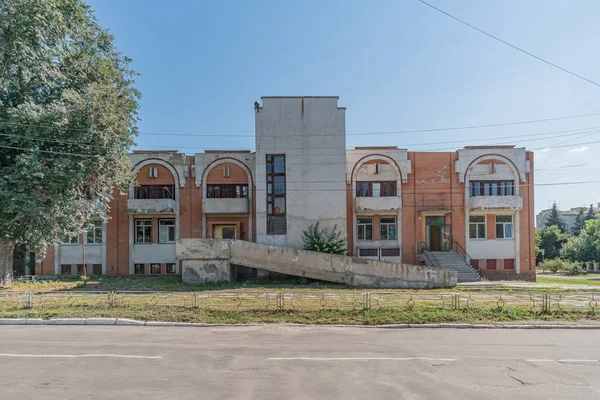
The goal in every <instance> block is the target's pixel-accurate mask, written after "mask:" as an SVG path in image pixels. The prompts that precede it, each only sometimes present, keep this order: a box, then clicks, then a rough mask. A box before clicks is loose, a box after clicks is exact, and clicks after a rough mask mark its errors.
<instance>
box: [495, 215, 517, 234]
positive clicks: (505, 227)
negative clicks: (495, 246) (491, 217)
mask: <svg viewBox="0 0 600 400" xmlns="http://www.w3.org/2000/svg"><path fill="white" fill-rule="evenodd" d="M512 238H513V217H512V215H496V239H512Z"/></svg>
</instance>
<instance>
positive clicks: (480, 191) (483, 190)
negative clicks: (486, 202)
mask: <svg viewBox="0 0 600 400" xmlns="http://www.w3.org/2000/svg"><path fill="white" fill-rule="evenodd" d="M515 186H516V185H515V181H514V180H513V179H501V180H478V179H477V180H470V181H469V197H490V196H514V195H515ZM494 189H495V190H494ZM493 192H496V194H493Z"/></svg>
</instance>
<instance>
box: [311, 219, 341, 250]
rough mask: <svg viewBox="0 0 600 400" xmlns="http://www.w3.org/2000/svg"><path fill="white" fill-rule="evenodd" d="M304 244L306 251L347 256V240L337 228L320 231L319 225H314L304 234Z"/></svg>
mask: <svg viewBox="0 0 600 400" xmlns="http://www.w3.org/2000/svg"><path fill="white" fill-rule="evenodd" d="M302 242H303V243H304V250H310V251H318V252H321V253H329V254H340V255H343V254H346V238H345V237H344V235H343V234H342V232H340V231H339V230H337V226H334V227H333V228H332V229H326V228H324V229H319V223H318V222H317V223H316V224H312V225H310V226H309V227H308V229H306V230H305V231H304V232H302Z"/></svg>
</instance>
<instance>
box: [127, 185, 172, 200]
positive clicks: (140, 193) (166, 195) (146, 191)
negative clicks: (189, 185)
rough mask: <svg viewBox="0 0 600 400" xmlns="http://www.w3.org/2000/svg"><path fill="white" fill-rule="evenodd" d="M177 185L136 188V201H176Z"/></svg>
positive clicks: (134, 193)
mask: <svg viewBox="0 0 600 400" xmlns="http://www.w3.org/2000/svg"><path fill="white" fill-rule="evenodd" d="M175 197H176V196H175V185H139V186H136V187H135V188H134V191H133V198H134V199H136V200H162V199H169V200H176V198H175Z"/></svg>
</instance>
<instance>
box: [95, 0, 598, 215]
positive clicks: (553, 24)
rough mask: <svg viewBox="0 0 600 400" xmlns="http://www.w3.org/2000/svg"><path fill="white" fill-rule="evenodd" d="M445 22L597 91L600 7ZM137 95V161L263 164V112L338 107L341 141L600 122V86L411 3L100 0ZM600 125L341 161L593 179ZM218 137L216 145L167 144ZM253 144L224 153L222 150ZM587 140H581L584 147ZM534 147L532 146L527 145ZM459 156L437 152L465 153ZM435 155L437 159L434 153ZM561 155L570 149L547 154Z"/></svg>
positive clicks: (503, 9) (501, 12) (557, 2)
mask: <svg viewBox="0 0 600 400" xmlns="http://www.w3.org/2000/svg"><path fill="white" fill-rule="evenodd" d="M430 2H431V3H432V4H434V5H436V6H438V7H440V8H442V9H444V10H446V11H447V12H449V13H451V14H454V15H456V16H457V17H459V18H462V19H464V20H466V21H468V22H470V23H472V24H473V25H475V26H478V27H479V28H482V29H484V30H487V31H488V32H490V33H493V34H495V35H497V36H499V37H501V38H503V39H504V40H507V41H509V42H511V43H513V44H515V45H517V46H520V47H522V48H524V49H526V50H528V51H530V52H532V53H535V54H537V55H539V56H541V57H543V58H546V59H548V60H549V61H552V62H554V63H556V64H558V65H560V66H562V67H564V68H567V69H570V70H573V71H574V72H576V73H578V74H580V75H583V76H585V77H587V78H590V79H592V80H595V81H599V82H600V70H599V69H598V63H599V61H600V55H599V54H600V53H598V44H599V43H598V38H599V37H600V24H598V23H597V15H599V14H600V2H598V1H595V0H576V1H571V2H565V1H561V0H528V1H519V0H506V1H494V2H492V1H475V0H445V1H442V0H430ZM90 3H91V5H92V8H93V9H94V11H95V13H96V16H97V17H98V19H99V20H100V23H101V24H102V25H103V26H104V27H106V28H108V29H109V30H110V31H111V33H113V34H114V36H115V41H116V45H117V47H118V48H119V50H120V51H121V52H122V53H123V54H125V55H127V56H129V57H131V58H133V60H134V61H133V67H134V69H136V70H137V71H138V72H139V73H140V74H141V76H140V77H139V78H138V81H137V82H138V83H137V87H138V88H139V89H140V90H141V92H142V94H143V99H142V100H141V109H140V118H141V121H140V123H139V128H140V132H141V134H140V136H139V137H138V139H137V143H138V147H139V148H140V149H154V150H159V149H178V150H180V151H182V152H185V153H194V152H197V151H202V150H203V149H215V148H219V149H227V148H241V149H250V150H252V149H253V144H254V141H253V138H252V137H251V136H252V135H253V133H254V113H253V103H254V101H256V100H259V99H260V96H266V95H337V96H339V97H340V101H339V103H340V106H344V107H347V114H346V130H347V133H363V132H383V131H385V132H388V131H402V130H413V129H428V128H440V127H454V126H469V125H482V124H493V123H501V122H512V121H525V120H537V119H545V118H555V117H563V116H573V115H582V114H593V113H600V104H599V103H600V102H599V100H600V87H597V86H594V85H592V84H590V83H587V82H584V81H581V80H579V79H577V78H575V77H573V76H570V75H568V74H566V73H564V72H561V71H558V70H556V69H554V68H552V67H550V66H548V65H546V64H543V63H541V62H540V61H537V60H535V59H533V58H531V57H528V56H526V55H524V54H522V53H520V52H517V51H515V50H514V49H511V48H509V47H507V46H505V45H503V44H501V43H499V42H496V41H494V40H492V39H490V38H488V37H486V36H484V35H482V34H480V33H478V32H476V31H474V30H472V29H469V28H468V27H466V26H464V25H462V24H459V23H458V22H456V21H454V20H452V19H450V18H448V17H447V16H444V15H442V14H440V13H438V12H436V11H434V10H432V9H430V8H429V7H426V6H424V5H423V4H421V3H419V2H418V1H416V0H402V1H399V0H395V1H353V0H344V1H342V0H339V1H338V0H303V1H300V0H297V1H293V2H292V1H260V2H254V1H232V0H227V1H221V2H215V1H211V2H208V1H192V0H189V1H184V0H178V1H171V2H164V1H157V0H156V1H155V0H93V1H90ZM594 127H597V128H598V129H600V115H599V116H594V117H585V118H577V119H568V120H561V121H551V122H544V123H535V124H524V125H511V126H504V127H495V128H487V129H483V128H482V129H471V130H458V131H445V132H427V133H412V134H390V135H355V136H349V137H348V139H347V146H348V147H354V146H359V145H397V146H400V147H407V148H408V149H409V150H427V149H431V150H440V149H445V150H452V149H454V148H459V147H462V146H464V145H468V144H494V143H502V144H505V143H507V142H511V141H513V142H515V141H518V142H515V144H517V145H519V146H526V147H527V148H528V149H541V151H537V152H536V163H535V164H536V165H535V168H536V170H539V171H536V183H554V182H569V181H585V180H595V179H598V176H599V175H600V174H599V173H598V172H599V171H600V157H597V156H595V155H596V154H597V152H598V149H599V148H600V145H599V144H589V145H585V144H580V143H586V142H592V141H599V140H600V133H598V134H593V132H594V131H593V130H591V129H590V130H586V131H580V132H579V133H576V132H575V133H573V132H564V133H556V134H549V135H540V136H533V137H532V136H529V137H528V136H523V137H522V138H516V139H515V138H512V139H510V138H509V139H503V137H507V136H512V137H515V136H520V135H532V134H538V133H545V132H557V131H566V130H575V129H584V128H594ZM148 133H165V134H177V133H186V134H208V135H213V134H214V135H222V136H221V137H219V136H205V137H200V136H195V137H194V136H192V137H184V136H166V135H149V134H148ZM234 134H235V135H248V137H242V138H227V137H226V135H234ZM586 135H588V136H587V137H585V136H586ZM528 139H530V140H529V141H525V140H528ZM460 140H464V141H465V142H464V143H454V144H440V143H439V142H446V141H460ZM426 143H433V144H426ZM553 145H562V146H566V145H573V147H563V148H552V146H553ZM535 196H536V198H535V203H536V211H539V210H541V209H543V208H547V207H548V206H549V204H550V203H551V201H553V200H556V201H557V202H559V203H560V205H561V207H562V208H569V207H575V206H579V205H583V204H589V203H597V202H600V185H599V184H591V185H578V186H575V185H572V186H539V187H536V192H535Z"/></svg>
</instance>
